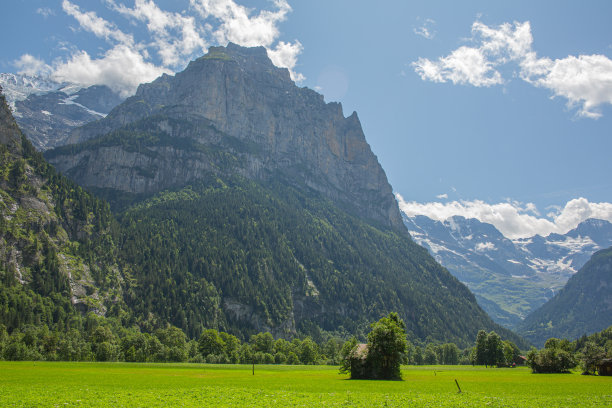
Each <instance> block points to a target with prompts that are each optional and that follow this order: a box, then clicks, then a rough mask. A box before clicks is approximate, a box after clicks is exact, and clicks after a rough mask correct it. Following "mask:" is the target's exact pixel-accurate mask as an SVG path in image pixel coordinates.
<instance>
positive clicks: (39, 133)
mask: <svg viewBox="0 0 612 408" xmlns="http://www.w3.org/2000/svg"><path fill="white" fill-rule="evenodd" d="M0 86H2V87H3V90H4V94H5V95H6V99H7V101H8V102H9V104H10V106H11V108H12V109H13V113H14V116H15V119H16V120H17V123H18V124H19V126H20V128H21V130H22V131H23V132H24V133H25V135H26V137H27V138H28V139H29V140H30V141H31V142H32V144H33V145H34V146H35V147H36V148H37V149H38V150H47V149H50V148H53V147H56V146H61V145H63V144H65V143H66V142H67V138H68V136H69V134H70V133H71V131H72V130H73V129H75V128H77V127H79V126H82V125H84V124H86V123H89V122H93V121H96V120H98V119H101V118H103V117H104V116H106V114H108V112H110V111H111V110H112V108H114V107H115V106H117V105H118V104H119V103H121V102H122V101H123V98H121V97H120V96H119V95H118V94H116V93H115V92H113V91H112V90H111V89H110V88H108V87H107V86H103V85H94V86H90V87H83V86H80V85H77V84H71V83H66V82H64V83H59V82H56V81H53V80H51V79H49V78H44V77H40V76H28V75H19V74H0Z"/></svg>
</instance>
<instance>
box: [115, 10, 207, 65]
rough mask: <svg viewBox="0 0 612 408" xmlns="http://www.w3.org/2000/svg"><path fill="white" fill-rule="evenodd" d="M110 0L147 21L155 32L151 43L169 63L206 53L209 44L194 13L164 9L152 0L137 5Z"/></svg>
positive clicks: (182, 61)
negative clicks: (132, 5) (188, 14)
mask: <svg viewBox="0 0 612 408" xmlns="http://www.w3.org/2000/svg"><path fill="white" fill-rule="evenodd" d="M108 1H109V4H111V6H112V8H113V9H114V10H116V11H117V12H119V13H121V14H123V15H124V16H128V17H131V18H134V19H135V20H137V21H140V22H144V23H146V25H147V30H148V31H149V32H150V33H152V34H153V41H152V42H151V46H152V47H154V48H155V49H156V50H157V53H158V55H159V56H160V58H161V59H162V62H163V64H164V65H166V66H175V65H178V64H181V63H184V60H185V57H189V56H191V55H192V54H193V53H194V52H199V53H202V52H204V50H206V48H207V46H208V43H207V41H206V40H205V39H204V38H203V34H201V33H200V32H199V31H198V27H197V22H196V20H195V17H194V16H184V15H181V14H179V13H172V12H168V11H164V10H162V9H160V8H159V7H158V6H157V5H156V4H155V3H154V2H153V1H152V0H136V1H135V3H134V8H129V7H126V6H125V5H123V4H116V3H115V2H114V1H113V0H108Z"/></svg>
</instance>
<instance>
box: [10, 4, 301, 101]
mask: <svg viewBox="0 0 612 408" xmlns="http://www.w3.org/2000/svg"><path fill="white" fill-rule="evenodd" d="M76 3H77V2H76V1H74V0H73V1H70V0H63V1H62V3H61V4H62V10H63V11H64V12H65V13H66V14H68V15H69V16H71V17H73V18H74V19H75V21H76V22H77V23H78V26H77V27H76V29H75V31H84V32H88V33H91V34H93V35H94V36H96V37H97V38H100V39H102V40H104V41H106V42H107V43H108V44H109V46H108V47H107V48H106V49H105V50H103V51H102V52H100V53H99V54H96V55H92V54H90V52H88V51H86V50H80V49H74V48H72V47H68V48H65V47H64V49H66V50H67V51H68V52H69V56H68V57H66V58H64V59H61V58H58V59H56V60H55V61H53V62H52V63H51V64H47V63H45V62H44V61H42V60H40V59H37V58H35V57H33V56H31V55H29V54H24V55H23V56H21V58H19V59H18V60H17V61H15V62H14V64H15V66H16V67H17V68H18V69H19V71H20V72H22V73H28V74H44V75H50V76H51V77H52V78H53V79H56V80H59V81H69V82H76V83H79V84H81V85H94V84H99V85H107V86H109V87H111V88H112V89H114V90H116V91H117V92H120V93H121V94H122V95H123V96H129V95H131V94H133V93H134V92H135V91H136V88H137V86H138V84H140V83H143V82H149V81H152V80H153V79H155V78H156V77H158V76H159V75H161V74H162V73H173V72H176V71H178V70H181V69H183V68H184V66H185V65H186V63H187V62H188V61H189V60H192V59H194V58H197V57H199V56H201V55H202V54H203V53H205V52H206V50H207V48H208V47H209V46H210V45H213V44H220V45H225V44H226V43H227V42H228V41H232V42H235V43H237V44H239V45H243V46H264V47H266V49H267V50H268V55H269V56H270V59H271V60H272V62H273V63H274V64H275V65H277V66H279V67H284V68H288V69H289V70H290V72H291V76H292V78H293V79H294V80H296V81H300V80H303V79H304V76H303V75H302V74H300V73H297V72H295V67H296V65H297V58H298V56H299V55H300V53H301V52H302V49H303V47H302V44H301V43H300V42H299V41H297V40H295V41H294V42H285V41H279V37H280V30H279V28H278V25H279V23H281V22H282V21H285V19H286V18H287V15H288V13H289V12H291V7H290V6H289V4H288V3H287V1H286V0H275V1H273V10H271V11H270V10H260V11H255V10H252V9H249V8H246V7H244V6H241V5H239V4H237V3H236V2H235V1H234V0H190V6H191V7H190V8H189V9H188V10H185V11H183V12H181V13H176V12H171V11H166V10H163V9H162V8H160V7H159V6H158V5H157V4H156V2H155V1H154V0H135V1H134V2H131V5H130V6H127V5H125V4H124V3H125V2H124V1H121V0H105V1H104V2H103V3H104V4H105V5H106V6H107V8H108V10H110V11H111V12H114V13H116V15H117V16H119V17H123V20H121V19H114V20H116V21H110V20H108V19H105V18H103V17H101V16H100V15H98V14H97V13H96V12H94V11H88V10H84V9H83V7H82V6H79V5H78V4H76ZM82 4H84V3H82ZM37 12H38V13H39V14H41V15H43V16H46V17H48V16H51V15H53V13H52V10H50V9H49V10H47V9H40V10H37ZM126 20H127V22H129V23H131V25H130V24H125V22H126ZM121 23H123V25H121V27H120V26H119V25H118V24H121ZM126 27H127V28H126ZM130 27H131V28H130ZM139 27H144V28H145V29H146V31H145V32H146V33H147V38H145V39H144V40H143V39H139V37H137V36H136V33H137V32H138V33H140V31H137V29H138V28H139ZM131 31H134V32H131Z"/></svg>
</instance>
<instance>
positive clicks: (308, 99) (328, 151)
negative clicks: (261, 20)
mask: <svg viewBox="0 0 612 408" xmlns="http://www.w3.org/2000/svg"><path fill="white" fill-rule="evenodd" d="M155 117H157V118H158V119H159V118H172V119H174V120H176V122H174V123H175V125H172V124H170V123H169V122H168V121H164V120H161V119H160V120H161V121H160V123H159V124H158V125H155V126H157V127H156V129H158V130H159V131H162V132H164V133H165V134H166V135H168V136H169V137H171V138H173V139H175V140H176V139H177V138H183V139H188V140H191V141H197V143H199V144H204V145H206V146H215V147H218V148H222V149H225V150H226V151H228V150H227V149H228V147H229V152H231V153H232V154H236V155H237V160H236V162H235V164H234V165H233V166H231V168H229V167H228V166H226V165H221V164H219V163H215V165H214V166H208V165H206V166H204V165H203V163H211V161H214V160H211V157H210V156H208V157H203V156H202V155H201V154H200V156H199V157H197V158H196V157H194V154H195V153H196V152H194V151H193V150H190V151H184V152H183V153H181V155H180V157H181V158H180V159H179V161H178V162H177V158H176V157H174V158H173V159H172V160H170V159H169V158H168V161H167V166H168V167H167V166H166V165H165V164H162V163H163V162H164V155H163V154H162V155H160V156H158V157H157V159H156V161H151V160H149V159H147V160H146V163H145V164H144V165H143V164H142V163H141V162H142V159H138V160H140V162H139V165H138V167H139V168H145V169H147V170H146V171H141V172H139V173H134V174H127V173H126V171H129V169H133V168H134V166H133V165H131V164H130V163H132V164H133V162H130V163H128V162H121V163H119V162H117V161H116V160H121V158H125V156H126V154H124V153H125V152H124V153H120V152H119V151H115V152H114V154H115V155H116V156H115V157H116V159H111V157H110V156H109V155H108V152H105V153H103V152H102V151H100V149H97V150H95V151H94V150H91V149H87V150H85V151H81V152H80V153H79V156H78V157H67V156H66V155H65V154H63V153H61V152H56V153H51V154H50V155H49V156H48V157H49V158H50V160H51V161H52V163H53V164H55V165H56V166H57V167H58V168H59V169H61V170H62V171H63V172H66V173H67V174H71V175H72V174H73V173H74V175H73V177H75V179H76V180H77V181H78V182H79V183H82V184H85V185H87V186H89V187H98V188H104V189H115V190H119V191H126V192H132V193H152V192H155V191H159V190H162V189H165V188H170V187H176V186H180V185H184V184H185V183H189V182H192V181H193V180H194V179H197V178H199V177H200V176H201V174H200V173H198V172H197V171H191V172H190V173H189V174H186V173H185V172H183V173H182V174H176V175H175V176H173V177H166V176H167V175H168V174H170V173H173V174H174V173H176V172H177V169H176V168H177V166H179V167H180V166H181V164H180V163H181V160H183V161H184V163H188V162H189V163H191V162H192V161H193V162H198V163H199V164H198V165H196V167H197V166H200V167H202V166H203V167H206V169H205V171H210V170H211V168H212V169H213V170H215V171H222V172H224V173H225V174H228V173H233V174H236V173H237V174H240V175H242V176H246V177H247V178H251V179H260V180H261V179H264V180H265V179H269V178H270V177H276V176H277V175H278V174H281V175H282V176H283V177H284V178H286V179H287V180H289V181H290V182H291V183H292V184H294V185H298V184H299V185H304V186H307V187H308V188H311V189H313V190H315V191H318V192H319V193H322V194H323V195H324V196H326V197H327V198H329V199H331V200H332V201H334V202H336V203H338V204H340V205H341V206H343V207H345V208H347V209H349V210H352V212H354V213H356V214H358V215H360V216H362V217H364V218H367V219H370V220H373V221H375V222H377V223H381V224H383V225H386V226H389V227H392V228H394V229H396V230H401V231H404V232H405V228H404V226H403V224H402V221H401V217H400V213H399V209H398V206H397V203H396V201H395V198H394V196H393V194H392V190H391V186H390V185H389V183H388V181H387V177H386V175H385V172H384V171H383V169H382V167H381V166H380V164H379V163H378V159H377V158H376V156H375V155H374V154H373V153H372V151H371V149H370V146H369V145H368V143H367V141H366V140H365V135H364V134H363V130H362V128H361V123H360V122H359V119H358V117H357V114H356V113H353V114H352V115H351V116H349V117H348V118H346V117H344V115H343V112H342V106H341V105H340V104H339V103H325V101H324V100H323V96H322V95H320V94H318V93H317V92H315V91H313V90H311V89H308V88H299V87H297V86H296V85H295V83H294V82H293V81H292V80H291V78H290V76H289V71H288V70H287V69H285V68H278V67H275V66H274V64H272V61H271V60H270V58H268V55H267V53H266V50H265V49H264V48H263V47H255V48H245V47H241V46H238V45H235V44H232V43H230V44H229V45H228V46H227V47H212V48H211V49H210V51H209V52H208V53H207V54H206V55H204V56H203V57H201V58H198V59H197V60H195V61H192V62H191V63H190V64H189V65H188V66H187V68H186V69H185V70H184V71H182V72H179V73H177V74H176V75H174V76H170V75H163V76H161V77H159V78H157V79H156V80H155V81H153V82H151V83H148V84H142V85H140V86H139V88H138V90H137V92H136V94H135V95H134V96H133V97H130V98H128V99H127V100H126V101H125V102H124V103H122V104H121V105H119V106H117V107H116V108H115V109H113V110H112V111H111V112H110V113H109V114H108V116H107V117H106V118H104V119H101V120H99V121H96V122H93V123H90V124H88V125H86V126H83V127H82V128H79V129H77V130H76V131H74V132H73V134H72V135H71V137H70V142H72V143H79V142H84V141H87V140H90V139H93V138H96V137H100V136H103V135H105V134H108V133H109V132H113V131H116V130H118V129H121V128H123V127H125V126H128V125H129V126H132V128H134V127H135V128H136V129H135V130H138V129H140V130H143V128H142V126H145V127H147V130H146V131H148V132H150V131H152V129H151V124H152V123H154V121H152V118H155ZM145 118H149V119H147V121H145V122H147V123H146V124H145V123H144V122H142V121H143V120H144V119H145ZM162 122H163V123H162ZM186 123H191V124H192V125H194V124H196V123H199V124H198V125H197V126H196V128H194V127H193V126H191V127H190V128H189V129H188V127H187V126H185V124H186ZM155 126H154V127H155ZM228 137H229V138H232V139H235V140H238V141H239V144H241V145H242V146H246V145H248V146H250V147H249V148H246V149H245V150H244V151H238V150H237V149H236V147H235V143H234V145H232V146H233V147H230V146H228V143H229V142H227V140H228V139H227V138H228ZM100 154H102V155H103V156H104V157H98V156H99V155H100ZM132 154H133V152H130V155H132ZM93 155H95V156H96V159H95V160H93V159H90V158H93ZM83 160H86V161H87V163H89V164H88V166H84V163H85V162H84V161H83ZM129 160H136V158H130V159H129ZM170 166H171V168H169V167H170ZM189 166H190V168H191V170H193V167H194V166H193V165H191V164H190V165H189ZM77 167H78V169H79V170H78V171H76V170H72V169H76V168H77ZM71 171H72V173H71ZM203 171H204V169H203ZM163 180H166V181H163Z"/></svg>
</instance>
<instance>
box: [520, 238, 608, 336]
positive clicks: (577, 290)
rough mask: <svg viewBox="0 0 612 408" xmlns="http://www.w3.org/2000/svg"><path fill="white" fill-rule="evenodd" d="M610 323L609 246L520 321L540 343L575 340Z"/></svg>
mask: <svg viewBox="0 0 612 408" xmlns="http://www.w3.org/2000/svg"><path fill="white" fill-rule="evenodd" d="M610 325H612V248H608V249H605V250H601V251H598V252H596V253H595V254H594V255H593V256H592V257H591V259H590V260H589V261H588V262H587V263H586V264H585V265H584V266H583V267H582V268H580V270H579V271H578V272H577V273H576V274H575V275H573V276H572V277H571V278H570V279H569V280H568V281H567V284H566V285H565V286H564V287H563V289H561V290H560V291H559V292H558V293H557V294H556V295H555V296H554V297H553V298H552V299H550V300H549V301H548V302H546V303H545V304H544V305H542V307H540V308H539V309H537V310H535V311H534V312H533V313H531V314H530V315H529V316H527V318H526V319H525V320H524V321H522V322H521V323H519V325H518V327H517V330H518V332H519V333H521V334H522V335H523V336H525V338H527V339H529V340H530V341H532V342H534V343H535V344H537V345H539V346H542V345H543V344H544V342H545V341H546V339H548V338H550V337H556V338H567V339H576V338H578V337H580V336H582V335H584V334H592V333H595V332H599V331H601V330H603V329H605V328H606V327H609V326H610Z"/></svg>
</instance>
